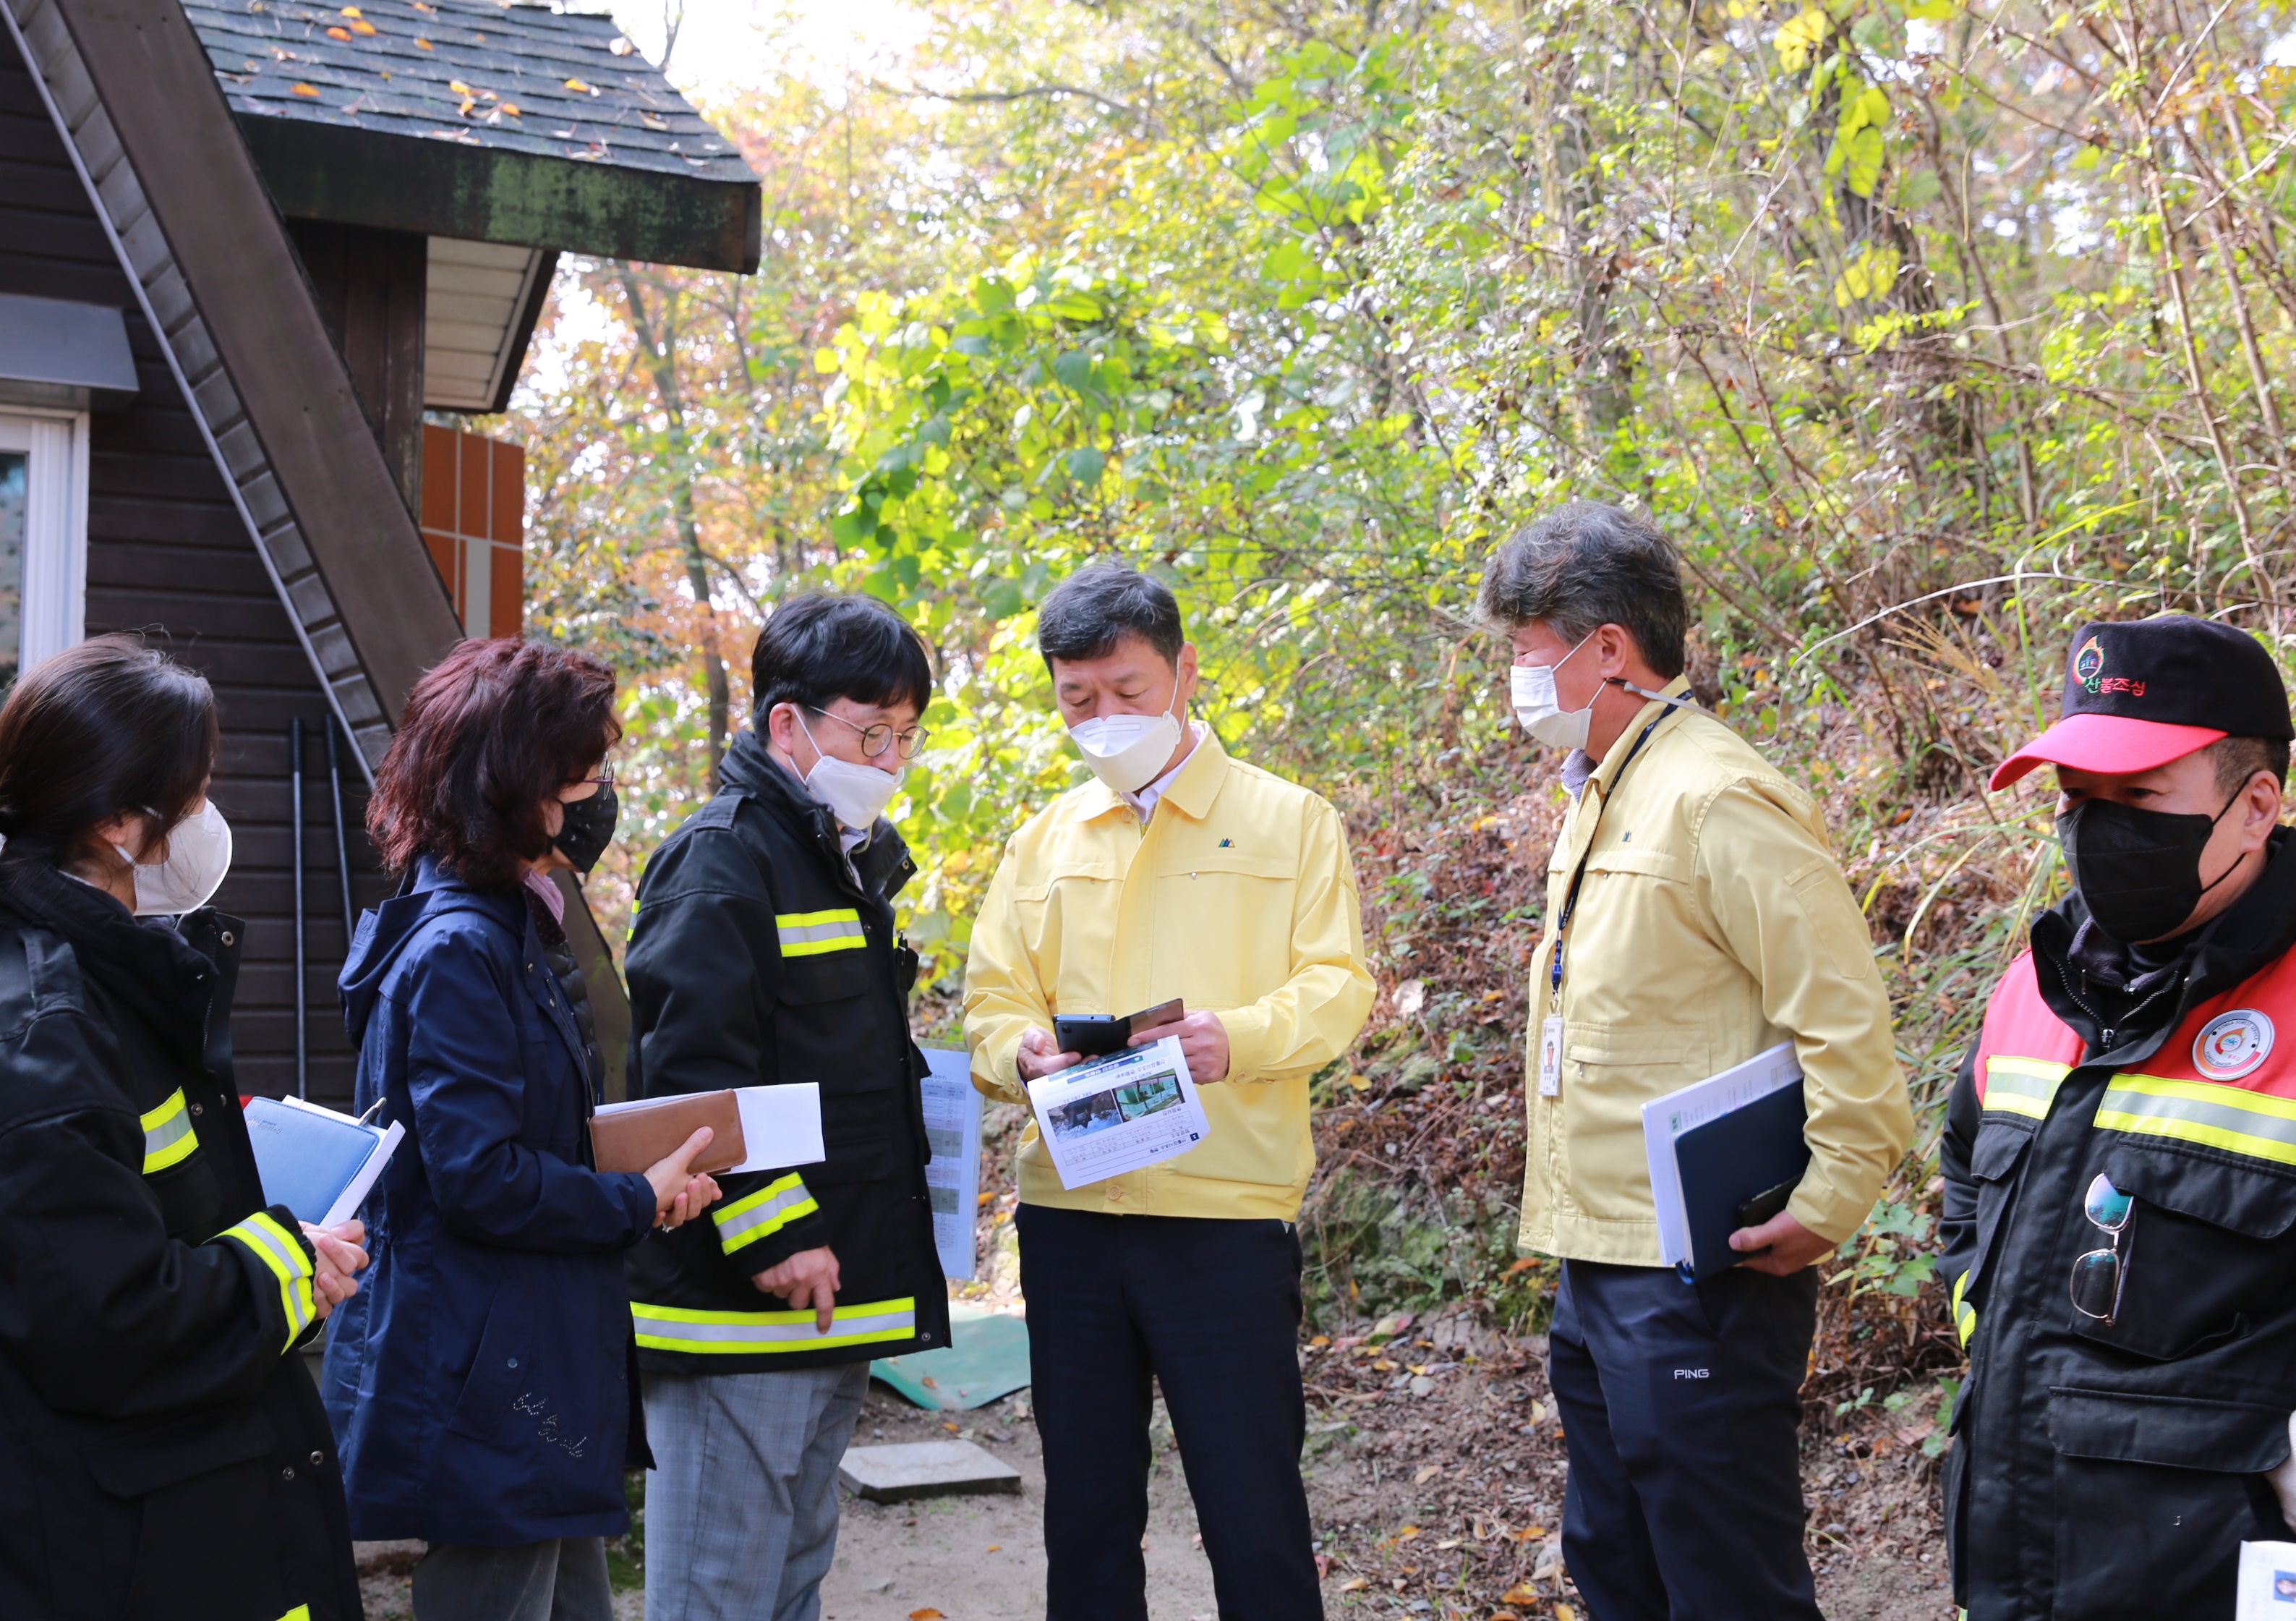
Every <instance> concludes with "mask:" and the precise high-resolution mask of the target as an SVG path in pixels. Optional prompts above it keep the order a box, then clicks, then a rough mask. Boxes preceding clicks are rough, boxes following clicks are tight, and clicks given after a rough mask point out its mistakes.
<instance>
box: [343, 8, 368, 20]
mask: <svg viewBox="0 0 2296 1621" xmlns="http://www.w3.org/2000/svg"><path fill="white" fill-rule="evenodd" d="M342 14H343V15H344V16H346V17H348V18H349V19H350V20H351V21H353V22H357V21H358V20H359V19H360V18H362V17H364V16H365V15H366V13H365V12H363V11H361V10H359V8H358V7H357V6H356V5H347V6H345V7H343V12H342Z"/></svg>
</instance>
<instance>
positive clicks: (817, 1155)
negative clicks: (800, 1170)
mask: <svg viewBox="0 0 2296 1621" xmlns="http://www.w3.org/2000/svg"><path fill="white" fill-rule="evenodd" d="M734 1102H735V1103H736V1104H738V1105H739V1106H740V1107H741V1110H742V1146H743V1147H744V1148H747V1149H748V1150H749V1157H748V1158H747V1159H745V1160H743V1161H742V1163H741V1164H738V1165H735V1166H734V1170H735V1171H775V1170H778V1169H780V1168H781V1167H782V1166H783V1165H813V1164H820V1163H821V1162H822V1161H823V1160H824V1159H827V1158H828V1157H829V1151H828V1150H827V1149H826V1148H823V1147H822V1146H821V1086H820V1084H819V1083H818V1082H813V1081H793V1082H790V1083H788V1084H787V1085H785V1086H738V1087H735V1088H734Z"/></svg>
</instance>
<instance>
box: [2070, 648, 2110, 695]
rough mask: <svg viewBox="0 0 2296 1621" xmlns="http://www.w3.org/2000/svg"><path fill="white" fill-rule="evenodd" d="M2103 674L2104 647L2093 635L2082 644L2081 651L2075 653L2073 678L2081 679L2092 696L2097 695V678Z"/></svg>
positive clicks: (2081, 682)
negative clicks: (2098, 643)
mask: <svg viewBox="0 0 2296 1621" xmlns="http://www.w3.org/2000/svg"><path fill="white" fill-rule="evenodd" d="M2103 674H2104V649H2103V647H2101V646H2098V645H2097V640H2096V638H2095V637H2094V636H2092V637H2090V638H2088V640H2087V641H2085V642H2083V643H2082V644H2081V645H2080V651H2079V652H2078V653H2076V654H2073V679H2075V680H2076V681H2079V683H2080V684H2081V686H2082V687H2085V688H2086V689H2087V692H2088V695H2090V696H2091V697H2095V695H2096V692H2097V679H2098V678H2099V677H2101V676H2102V675H2103Z"/></svg>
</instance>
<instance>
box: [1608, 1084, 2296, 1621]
mask: <svg viewBox="0 0 2296 1621" xmlns="http://www.w3.org/2000/svg"><path fill="white" fill-rule="evenodd" d="M1800 1084H1801V1060H1800V1059H1799V1058H1797V1057H1795V1056H1794V1044H1793V1043H1792V1041H1781V1042H1779V1043H1778V1044H1777V1045H1776V1046H1775V1047H1773V1048H1769V1049H1767V1050H1765V1051H1762V1052H1758V1053H1756V1054H1755V1055H1754V1056H1753V1057H1751V1058H1749V1059H1747V1060H1746V1061H1745V1062H1744V1063H1743V1064H1734V1065H1732V1066H1730V1067H1729V1068H1728V1069H1726V1070H1723V1071H1722V1072H1721V1073H1720V1074H1712V1075H1709V1076H1707V1077H1706V1079H1705V1080H1703V1081H1693V1082H1691V1083H1690V1084H1689V1085H1688V1086H1685V1087H1684V1088H1682V1089H1681V1090H1679V1091H1672V1092H1669V1093H1668V1094H1667V1095H1666V1096H1665V1097H1663V1098H1652V1100H1651V1101H1650V1102H1648V1103H1645V1104H1644V1105H1643V1153H1644V1156H1645V1157H1646V1158H1647V1160H1648V1161H1649V1164H1650V1180H1651V1200H1652V1203H1653V1204H1654V1205H1656V1206H1657V1208H1658V1253H1659V1258H1660V1259H1661V1261H1663V1262H1664V1263H1666V1264H1667V1265H1669V1266H1676V1265H1679V1264H1681V1263H1684V1262H1686V1261H1688V1260H1689V1259H1690V1220H1689V1218H1688V1217H1687V1216H1686V1215H1685V1214H1684V1213H1683V1208H1682V1175H1681V1167H1680V1166H1679V1165H1678V1164H1677V1163H1676V1160H1675V1157H1674V1143H1675V1140H1676V1139H1677V1138H1678V1137H1680V1136H1681V1135H1682V1134H1683V1133H1684V1132H1685V1131H1689V1130H1690V1129H1691V1128H1692V1127H1693V1126H1702V1125H1704V1124H1705V1123H1707V1122H1708V1121H1710V1120H1718V1119H1720V1118H1721V1117H1722V1116H1723V1115H1727V1114H1729V1113H1730V1112H1731V1111H1732V1110H1734V1109H1740V1108H1743V1107H1745V1106H1746V1105H1748V1104H1750V1103H1751V1102H1753V1101H1754V1100H1755V1099H1756V1098H1767V1097H1768V1096H1769V1095H1770V1094H1771V1093H1772V1092H1775V1091H1778V1090H1782V1089H1784V1088H1785V1087H1789V1086H1799V1085H1800ZM2291 1621H2296V1617H2291Z"/></svg>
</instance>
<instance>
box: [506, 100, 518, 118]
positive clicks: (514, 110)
mask: <svg viewBox="0 0 2296 1621" xmlns="http://www.w3.org/2000/svg"><path fill="white" fill-rule="evenodd" d="M502 111H504V112H507V113H509V114H510V115H511V117H512V118H517V117H519V116H521V115H520V113H519V111H518V103H516V102H504V103H503V104H502Z"/></svg>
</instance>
